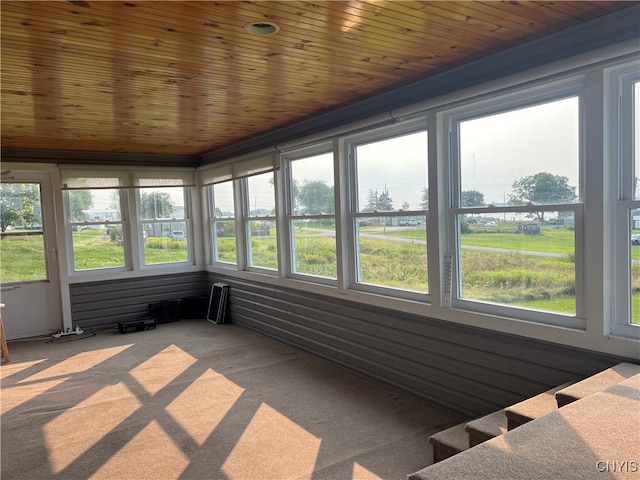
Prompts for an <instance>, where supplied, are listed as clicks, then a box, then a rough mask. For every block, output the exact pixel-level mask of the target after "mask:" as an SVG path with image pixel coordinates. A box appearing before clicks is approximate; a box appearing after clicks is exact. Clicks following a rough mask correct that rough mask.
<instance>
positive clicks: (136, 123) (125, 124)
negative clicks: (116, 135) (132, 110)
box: [122, 120, 142, 127]
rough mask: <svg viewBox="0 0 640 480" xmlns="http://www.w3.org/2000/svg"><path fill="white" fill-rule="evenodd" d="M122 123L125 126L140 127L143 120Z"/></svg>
mask: <svg viewBox="0 0 640 480" xmlns="http://www.w3.org/2000/svg"><path fill="white" fill-rule="evenodd" d="M122 124H123V125H124V126H125V127H139V126H140V125H142V122H139V121H137V120H132V121H130V122H122Z"/></svg>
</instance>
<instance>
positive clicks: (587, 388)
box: [556, 362, 640, 408]
mask: <svg viewBox="0 0 640 480" xmlns="http://www.w3.org/2000/svg"><path fill="white" fill-rule="evenodd" d="M638 373H640V365H636V364H635V363H626V362H624V363H620V364H618V365H616V366H615V367H611V368H608V369H606V370H604V371H602V372H600V373H596V374H595V375H592V376H591V377H588V378H586V379H584V380H582V381H580V382H577V383H574V384H573V385H570V386H568V387H566V388H563V389H562V390H558V391H557V392H556V403H557V404H558V408H561V407H564V406H565V405H568V404H569V403H571V402H575V401H576V400H580V399H581V398H584V397H588V396H589V395H592V394H594V393H597V392H601V391H602V390H605V389H606V388H608V387H611V386H612V385H615V384H617V383H620V382H623V381H624V380H626V379H628V378H631V377H633V376H634V375H637V374H638Z"/></svg>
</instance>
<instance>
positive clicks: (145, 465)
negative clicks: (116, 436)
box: [90, 420, 189, 480]
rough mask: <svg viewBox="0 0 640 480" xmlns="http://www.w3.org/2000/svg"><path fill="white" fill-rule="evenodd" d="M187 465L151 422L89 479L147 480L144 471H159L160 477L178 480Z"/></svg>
mask: <svg viewBox="0 0 640 480" xmlns="http://www.w3.org/2000/svg"><path fill="white" fill-rule="evenodd" d="M188 466H189V458H187V456H186V455H185V454H184V453H183V452H182V449H181V448H180V447H179V446H178V445H176V443H175V442H174V441H173V439H172V438H171V436H170V435H169V434H167V432H166V431H165V430H164V429H163V428H162V427H161V426H160V425H159V424H158V422H157V421H155V420H154V421H152V422H150V423H149V425H147V426H146V427H145V428H144V429H143V430H142V431H141V432H139V433H138V434H137V435H136V436H135V437H134V438H133V439H131V441H130V442H128V443H127V444H126V445H125V446H123V447H122V448H121V449H120V450H118V451H117V452H116V453H115V454H114V455H113V456H112V457H111V458H110V459H109V460H108V461H107V462H106V463H105V464H104V465H103V466H102V467H100V468H99V469H98V471H97V472H96V473H95V474H94V475H92V476H91V477H90V478H91V479H92V480H93V479H105V480H114V479H125V478H138V479H139V478H149V473H148V472H162V476H163V478H180V475H181V474H182V473H183V472H184V470H185V469H186V468H187V467H188Z"/></svg>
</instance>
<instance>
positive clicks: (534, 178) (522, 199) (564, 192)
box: [511, 172, 576, 221]
mask: <svg viewBox="0 0 640 480" xmlns="http://www.w3.org/2000/svg"><path fill="white" fill-rule="evenodd" d="M512 188H513V194H512V195H511V201H512V202H513V203H520V204H524V205H526V204H531V205H544V204H550V203H570V202H573V201H575V199H576V189H575V187H571V186H570V185H569V179H568V178H567V177H563V176H561V175H553V174H551V173H548V172H540V173H536V174H535V175H529V176H526V177H522V178H521V179H519V180H516V181H515V182H513V186H512ZM544 213H545V212H537V213H535V214H534V215H535V216H536V217H537V218H538V220H540V221H544Z"/></svg>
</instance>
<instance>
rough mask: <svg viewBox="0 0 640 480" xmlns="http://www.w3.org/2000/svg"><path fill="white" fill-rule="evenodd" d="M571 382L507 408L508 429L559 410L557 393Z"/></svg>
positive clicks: (505, 411)
mask: <svg viewBox="0 0 640 480" xmlns="http://www.w3.org/2000/svg"><path fill="white" fill-rule="evenodd" d="M571 384H572V382H568V383H565V384H563V385H560V386H558V387H555V388H552V389H551V390H547V391H546V392H544V393H541V394H539V395H536V396H535V397H531V398H527V399H526V400H523V401H522V402H520V403H516V404H515V405H511V406H510V407H508V408H506V409H505V410H504V413H505V415H506V417H507V430H513V429H514V428H517V427H519V426H521V425H524V424H525V423H527V422H530V421H531V420H535V419H536V418H540V417H542V416H544V415H546V414H548V413H551V412H553V411H554V410H557V409H558V404H557V403H556V397H555V393H556V392H557V391H558V390H562V389H563V388H566V387H568V386H569V385H571Z"/></svg>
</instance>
